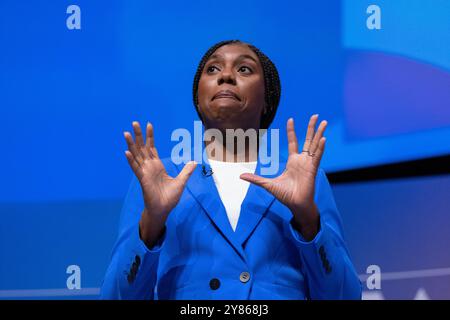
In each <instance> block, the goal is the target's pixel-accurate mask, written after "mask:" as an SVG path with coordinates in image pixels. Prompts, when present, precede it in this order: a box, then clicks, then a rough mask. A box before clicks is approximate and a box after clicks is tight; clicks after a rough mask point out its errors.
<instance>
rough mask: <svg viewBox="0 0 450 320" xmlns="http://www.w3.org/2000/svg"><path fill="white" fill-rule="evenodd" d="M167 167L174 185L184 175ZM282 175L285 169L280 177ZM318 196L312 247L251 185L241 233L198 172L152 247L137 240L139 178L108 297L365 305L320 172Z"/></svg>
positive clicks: (209, 180) (284, 211)
mask: <svg viewBox="0 0 450 320" xmlns="http://www.w3.org/2000/svg"><path fill="white" fill-rule="evenodd" d="M163 163H164V165H165V167H166V170H167V172H168V174H169V175H171V176H176V175H178V173H179V172H180V171H181V169H182V167H183V164H181V165H175V164H173V163H172V162H171V161H170V159H163ZM206 167H207V169H209V168H208V165H206ZM284 167H285V163H281V164H280V167H279V171H278V173H277V175H278V174H279V173H281V172H282V171H283V170H284ZM260 170H261V167H260V163H259V162H258V165H257V168H256V173H257V174H259V175H262V174H261V171H260ZM315 192H316V193H315V202H316V204H317V206H318V209H319V212H320V231H319V233H318V234H317V235H316V237H315V238H314V239H313V240H311V241H309V242H308V241H305V240H304V239H303V238H302V236H301V234H300V233H298V232H297V231H296V230H295V229H294V228H293V227H292V225H291V220H292V213H291V212H290V210H289V209H288V208H287V207H286V206H284V205H283V204H282V203H280V202H279V201H278V200H276V199H275V198H274V196H273V195H272V194H270V193H269V192H267V191H265V190H264V189H263V188H260V187H258V186H256V185H253V184H251V185H250V187H249V189H248V192H247V195H246V197H245V199H244V201H243V203H242V206H241V213H240V217H239V221H238V225H237V227H236V231H233V229H232V228H231V225H230V223H229V221H228V217H227V214H226V211H225V208H224V206H223V204H222V202H221V200H220V196H219V194H218V191H217V189H216V186H215V184H214V179H213V177H212V176H209V177H207V176H205V175H203V174H202V167H201V165H197V167H196V169H195V171H194V173H193V174H192V176H191V177H190V179H189V181H188V183H187V186H186V188H185V190H184V192H183V194H182V196H181V198H180V201H179V203H178V204H177V206H176V207H175V208H174V209H173V211H172V212H171V213H170V214H169V217H168V219H167V221H166V230H165V232H164V234H163V236H162V237H161V238H160V239H159V241H158V243H157V244H156V245H155V246H154V247H153V248H147V246H146V245H145V244H144V243H143V242H142V241H141V239H140V238H139V224H138V222H139V219H140V216H141V212H142V210H143V203H144V202H143V199H142V192H141V189H140V185H139V182H138V181H137V179H136V178H134V179H133V181H132V183H131V186H130V189H129V192H128V195H127V197H126V200H125V204H124V207H123V211H122V215H121V220H120V227H119V237H118V240H117V242H116V244H115V246H114V249H113V253H112V259H111V262H110V265H109V267H108V269H107V272H106V275H105V278H104V281H103V285H102V288H101V298H103V299H223V300H229V299H360V298H361V283H360V281H359V279H358V276H357V274H356V272H355V269H354V267H353V265H352V262H351V260H350V257H349V254H348V251H347V248H346V245H345V242H344V238H343V232H342V223H341V218H340V216H339V213H338V210H337V208H336V204H335V202H334V199H333V195H332V191H331V188H330V185H329V183H328V180H327V178H326V176H325V173H324V171H323V170H322V169H321V168H320V169H319V171H318V174H317V178H316V190H315Z"/></svg>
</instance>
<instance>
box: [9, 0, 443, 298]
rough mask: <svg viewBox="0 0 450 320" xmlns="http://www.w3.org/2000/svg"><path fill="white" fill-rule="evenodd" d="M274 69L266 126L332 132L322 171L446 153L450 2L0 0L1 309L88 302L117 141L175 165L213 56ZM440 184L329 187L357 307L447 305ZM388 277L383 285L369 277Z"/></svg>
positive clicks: (107, 228) (107, 217)
mask: <svg viewBox="0 0 450 320" xmlns="http://www.w3.org/2000/svg"><path fill="white" fill-rule="evenodd" d="M224 39H241V40H243V41H247V42H250V43H252V44H254V45H256V46H257V47H259V48H260V49H261V50H262V51H263V52H265V53H266V54H267V55H268V56H269V57H270V58H271V59H272V60H273V61H274V62H275V64H276V65H277V67H278V69H279V72H280V76H281V81H282V99H281V103H280V107H279V111H278V114H277V116H276V119H275V121H274V123H273V125H272V127H273V128H280V134H281V142H282V145H281V147H282V153H283V154H284V155H285V154H286V148H285V147H286V137H285V134H284V128H285V122H286V120H287V118H288V117H291V116H292V117H294V118H295V119H296V125H297V128H298V129H297V130H298V132H299V134H300V135H301V136H303V135H304V132H305V127H306V123H307V120H308V118H309V117H310V116H311V115H312V114H314V113H319V114H320V118H323V119H327V120H328V122H329V127H328V129H327V137H328V140H327V150H326V153H325V155H324V158H323V161H322V162H323V167H324V169H325V170H326V171H328V172H331V171H333V172H336V171H339V170H344V169H352V168H360V167H367V166H372V165H377V164H385V163H393V162H399V161H407V160H413V159H423V158H427V157H432V156H437V155H444V154H448V153H450V143H449V141H450V90H449V88H450V2H449V1H447V0H434V1H426V0H396V1H387V0H386V1H383V0H374V1H365V0H343V1H325V0H320V1H295V2H293V1H261V0H259V1H227V2H226V3H224V2H222V1H221V2H219V1H206V0H204V1H199V0H196V1H178V0H176V1H172V2H171V3H170V5H169V4H163V2H156V1H144V0H140V1H118V0H111V1H86V0H75V1H65V0H63V1H51V0H46V1H15V0H2V1H1V2H0V135H1V137H2V139H1V141H2V142H1V147H2V153H1V157H0V164H1V165H0V181H1V182H0V298H63V299H67V298H96V297H97V295H98V292H99V286H100V285H101V281H102V278H103V275H104V272H105V270H106V267H107V265H108V262H109V258H110V253H111V249H112V245H113V243H114V240H115V237H116V235H117V224H118V220H119V216H120V210H121V205H122V202H123V199H124V196H125V194H126V191H127V188H128V185H129V182H130V179H131V176H132V175H131V171H130V169H129V168H128V164H127V162H126V159H125V157H124V154H123V151H124V150H125V149H126V146H125V143H124V141H123V135H122V133H123V131H124V130H130V128H131V121H133V120H139V121H141V122H142V123H144V122H146V121H152V123H153V124H154V127H155V134H156V144H157V147H158V149H159V152H160V154H161V155H162V156H169V155H170V151H171V149H172V147H173V146H174V145H175V142H171V141H170V136H171V133H172V131H173V130H175V129H177V128H187V129H188V130H190V131H192V130H193V121H194V120H198V119H197V116H196V113H195V111H194V107H193V105H192V92H191V91H192V80H193V76H194V73H195V70H196V67H197V64H198V61H199V59H200V58H201V56H202V54H203V53H204V52H205V51H206V50H207V49H208V48H209V46H211V45H212V44H214V43H215V42H218V41H221V40H224ZM449 189H450V177H449V176H436V177H429V178H409V179H399V180H389V181H376V182H375V181H374V182H365V183H349V184H340V185H336V186H334V192H335V196H336V201H337V203H338V206H339V209H340V211H341V214H342V216H343V218H344V223H345V227H346V235H347V239H348V244H349V247H350V250H351V253H352V257H353V260H354V262H355V265H356V267H357V270H358V272H359V273H360V275H361V279H362V281H363V282H364V289H365V293H364V297H365V298H386V299H395V298H405V299H413V298H431V299H437V298H447V299H448V298H450V254H449V253H448V250H447V246H448V243H450V234H449V233H448V230H450V218H449V215H448V213H449V209H448V208H449V205H450V203H449V200H448V190H449ZM378 272H381V282H380V281H378V280H379V278H377V274H378Z"/></svg>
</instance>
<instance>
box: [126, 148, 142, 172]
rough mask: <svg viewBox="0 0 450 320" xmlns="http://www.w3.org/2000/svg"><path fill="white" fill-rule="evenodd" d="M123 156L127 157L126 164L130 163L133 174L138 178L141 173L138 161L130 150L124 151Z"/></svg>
mask: <svg viewBox="0 0 450 320" xmlns="http://www.w3.org/2000/svg"><path fill="white" fill-rule="evenodd" d="M125 157H127V160H128V164H129V165H130V167H131V169H132V170H133V172H134V174H135V175H136V176H137V177H138V178H140V175H141V168H140V166H139V163H138V162H137V161H136V160H135V159H134V156H133V154H132V153H131V152H130V151H128V150H127V151H125Z"/></svg>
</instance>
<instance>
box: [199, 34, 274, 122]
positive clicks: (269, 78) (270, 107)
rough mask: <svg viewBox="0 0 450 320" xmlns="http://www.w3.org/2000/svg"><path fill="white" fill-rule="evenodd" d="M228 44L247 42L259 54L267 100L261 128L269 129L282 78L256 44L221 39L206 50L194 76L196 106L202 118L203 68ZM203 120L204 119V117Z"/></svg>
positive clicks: (265, 98)
mask: <svg viewBox="0 0 450 320" xmlns="http://www.w3.org/2000/svg"><path fill="white" fill-rule="evenodd" d="M227 44H245V45H247V46H248V47H249V48H250V49H251V50H252V51H253V52H254V53H255V54H256V55H257V56H258V59H259V62H260V63H261V66H262V69H263V75H264V100H265V102H266V108H265V109H264V111H263V115H262V117H261V122H260V128H261V129H267V128H269V126H270V124H271V123H272V121H273V119H274V117H275V113H276V111H277V108H278V104H279V102H280V96H281V83H280V78H279V76H278V70H277V68H276V67H275V65H274V64H273V62H272V61H271V60H270V59H269V58H268V57H267V56H266V55H265V54H264V53H262V52H261V51H260V50H259V49H258V48H256V47H255V46H253V45H251V44H248V43H244V42H242V41H240V40H226V41H221V42H218V43H216V44H215V45H213V46H212V47H211V48H209V49H208V51H206V53H205V54H204V55H203V57H202V59H201V60H200V63H199V65H198V67H197V71H196V73H195V77H194V85H193V90H192V93H193V98H194V106H195V109H196V111H197V114H198V116H199V117H200V119H202V116H201V114H200V111H199V108H198V83H199V81H200V77H201V76H202V73H203V69H204V67H205V64H206V62H207V61H208V59H209V57H210V56H211V55H212V54H213V53H214V52H215V51H216V50H217V49H219V48H220V47H222V46H225V45H227ZM202 120H203V119H202Z"/></svg>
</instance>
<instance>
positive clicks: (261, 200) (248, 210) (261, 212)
mask: <svg viewBox="0 0 450 320" xmlns="http://www.w3.org/2000/svg"><path fill="white" fill-rule="evenodd" d="M283 169H284V167H283V168H282V165H281V163H280V167H279V169H278V173H277V174H276V175H274V176H267V175H263V174H261V164H260V162H259V161H258V164H257V166H256V170H255V174H257V175H259V176H263V177H268V178H273V177H276V176H278V174H279V172H281V171H282V170H283ZM274 200H275V197H274V196H273V195H272V194H271V193H270V192H268V191H266V190H265V189H264V188H262V187H259V186H257V185H254V184H252V183H251V184H250V186H249V188H248V191H247V195H246V196H245V199H244V201H243V202H242V205H241V213H240V215H239V221H238V224H237V227H236V236H237V238H238V241H239V243H240V245H241V247H242V246H243V245H244V243H245V241H247V239H248V238H249V237H250V235H251V234H252V232H253V231H254V230H255V228H256V227H257V226H258V224H259V222H260V221H261V219H262V218H263V217H264V216H265V215H266V212H267V209H268V208H269V207H270V205H271V204H272V202H273V201H274Z"/></svg>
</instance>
